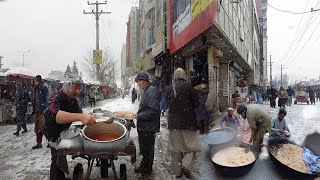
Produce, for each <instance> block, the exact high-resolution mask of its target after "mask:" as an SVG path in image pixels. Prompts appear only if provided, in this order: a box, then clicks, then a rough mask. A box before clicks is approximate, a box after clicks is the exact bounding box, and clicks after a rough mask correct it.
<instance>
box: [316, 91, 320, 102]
mask: <svg viewBox="0 0 320 180" xmlns="http://www.w3.org/2000/svg"><path fill="white" fill-rule="evenodd" d="M316 95H317V101H318V102H319V101H320V89H318V90H317V91H316Z"/></svg>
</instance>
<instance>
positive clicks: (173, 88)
mask: <svg viewBox="0 0 320 180" xmlns="http://www.w3.org/2000/svg"><path fill="white" fill-rule="evenodd" d="M135 82H136V83H137V86H138V91H139V92H137V90H136V89H135V88H133V89H132V103H135V100H136V99H137V98H138V101H139V109H138V112H137V114H136V116H135V119H136V120H137V132H138V142H139V149H140V154H141V155H142V160H141V162H140V166H139V167H138V168H137V169H135V172H136V173H141V174H142V176H143V177H145V176H149V175H150V174H151V173H152V170H153V161H154V151H155V149H154V148H155V138H156V133H157V132H159V131H160V117H161V115H164V112H166V113H167V117H168V118H167V121H168V130H169V134H168V144H167V151H168V152H169V153H170V156H171V168H172V171H173V173H174V175H175V176H176V177H177V178H183V177H185V178H187V179H192V178H193V175H192V171H191V168H192V165H193V163H194V161H195V159H196V153H197V152H199V151H200V150H201V143H200V139H199V133H198V131H200V134H204V133H207V132H208V131H209V124H210V115H209V113H208V111H207V109H206V101H207V95H208V93H209V88H208V86H207V82H206V80H205V79H202V80H201V82H200V84H198V85H196V86H194V85H193V84H191V83H190V82H188V81H187V75H186V72H185V71H184V70H183V69H182V68H178V69H176V70H175V72H174V74H173V81H172V84H171V85H170V86H164V85H163V84H162V83H161V78H156V80H155V81H153V82H151V81H150V79H149V76H148V75H147V74H146V73H139V74H138V75H137V76H136V78H135ZM34 85H35V87H34V96H33V97H32V101H33V102H34V105H35V107H34V108H35V109H34V111H35V117H36V121H35V133H36V137H37V138H36V143H37V144H36V145H35V146H34V147H32V148H33V149H37V148H41V147H42V136H43V135H45V137H46V138H47V139H48V142H49V145H48V148H50V149H51V156H52V159H51V161H52V162H51V167H50V179H64V178H65V175H64V174H65V171H64V169H61V168H60V167H58V166H57V161H58V158H59V160H61V157H58V150H57V149H56V147H55V146H54V145H53V144H54V143H56V142H57V139H58V138H59V136H60V133H61V132H62V131H63V130H66V129H68V128H69V127H70V125H71V123H72V122H74V121H79V120H80V121H81V122H82V123H83V124H84V125H88V124H94V123H96V121H95V117H94V115H93V114H92V113H89V114H84V113H83V112H82V109H81V107H82V106H83V105H84V104H83V99H84V97H85V96H86V94H88V96H89V100H90V104H91V106H93V107H94V106H95V99H94V98H93V97H95V93H96V91H95V89H89V92H87V93H86V92H84V90H83V89H84V88H82V86H83V83H82V80H81V78H79V77H68V78H67V79H66V80H65V81H64V84H63V87H62V88H61V89H59V90H58V91H56V92H55V93H53V94H52V95H51V96H50V97H49V91H48V88H47V86H46V85H45V83H44V81H43V79H42V78H41V76H37V77H36V81H35V84H34ZM26 89H27V88H26V87H25V85H23V83H22V84H20V85H19V88H18V90H17V97H18V98H17V105H19V106H20V107H19V108H18V109H19V110H21V111H19V112H18V116H19V118H18V121H17V131H16V132H15V133H14V135H16V136H19V133H20V131H21V130H22V129H23V131H22V133H25V132H27V128H26V124H25V122H24V119H25V118H24V117H23V115H24V114H26V113H25V112H26V108H25V107H26V103H25V102H27V101H29V100H30V99H29V95H28V93H27V91H26ZM138 94H140V95H139V96H138ZM310 94H311V93H309V95H310ZM268 95H269V99H270V102H272V103H274V101H275V98H276V97H278V98H279V104H280V105H279V107H281V109H280V110H279V113H278V116H277V117H274V118H271V117H270V115H269V113H267V112H266V111H265V110H264V109H263V108H262V107H261V106H259V105H257V104H249V105H244V104H237V103H235V104H236V109H234V108H233V107H229V108H228V109H227V113H226V114H225V115H224V116H223V117H222V119H221V120H220V125H221V127H229V128H233V129H235V130H237V131H238V132H239V134H241V135H242V140H243V142H244V143H252V144H253V146H254V147H255V148H256V149H260V148H261V144H262V141H263V137H264V135H265V134H266V133H270V135H271V137H272V138H288V137H289V136H290V131H289V129H288V126H287V124H286V119H285V116H286V115H287V112H286V110H285V109H284V108H283V107H285V104H286V103H287V100H288V101H290V98H289V97H292V96H293V95H294V91H293V90H292V89H291V88H290V87H289V88H288V89H287V90H285V89H284V88H280V90H279V91H278V92H277V91H276V90H275V89H274V88H273V87H271V88H270V89H269V90H268ZM77 97H79V99H80V103H79V101H78V99H77ZM232 97H233V98H238V97H239V95H238V94H237V93H235V94H234V95H233V96H232ZM283 98H284V99H285V100H284V99H283ZM291 101H292V100H291ZM270 104H271V103H270ZM270 106H272V107H274V106H275V105H274V104H272V105H270ZM235 112H236V113H235ZM241 117H242V118H241ZM240 119H241V120H240ZM62 159H63V160H64V161H66V158H65V156H64V157H63V158H62Z"/></svg>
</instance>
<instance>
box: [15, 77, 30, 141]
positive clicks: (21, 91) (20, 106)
mask: <svg viewBox="0 0 320 180" xmlns="http://www.w3.org/2000/svg"><path fill="white" fill-rule="evenodd" d="M17 87H18V89H17V93H16V94H17V95H16V101H15V105H16V112H17V131H16V132H14V133H13V134H14V135H16V136H19V133H20V130H21V128H23V131H22V133H26V132H27V131H28V130H27V125H26V114H27V107H28V102H29V101H30V98H29V93H28V88H27V86H26V85H25V83H24V82H23V83H17Z"/></svg>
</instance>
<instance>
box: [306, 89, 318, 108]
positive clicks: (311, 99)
mask: <svg viewBox="0 0 320 180" xmlns="http://www.w3.org/2000/svg"><path fill="white" fill-rule="evenodd" d="M307 92H308V93H309V98H310V103H311V104H316V97H315V96H316V95H315V92H314V90H313V89H312V88H311V87H310V86H308V88H307Z"/></svg>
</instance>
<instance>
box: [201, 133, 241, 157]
mask: <svg viewBox="0 0 320 180" xmlns="http://www.w3.org/2000/svg"><path fill="white" fill-rule="evenodd" d="M236 134H237V132H236V130H234V129H232V128H228V127H226V128H217V129H213V130H211V131H210V132H209V133H208V134H206V135H205V136H204V137H203V138H202V139H201V140H202V142H204V143H206V144H208V146H209V151H210V154H213V153H215V152H217V151H219V150H220V149H223V148H225V147H228V146H230V145H233V144H236Z"/></svg>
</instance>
